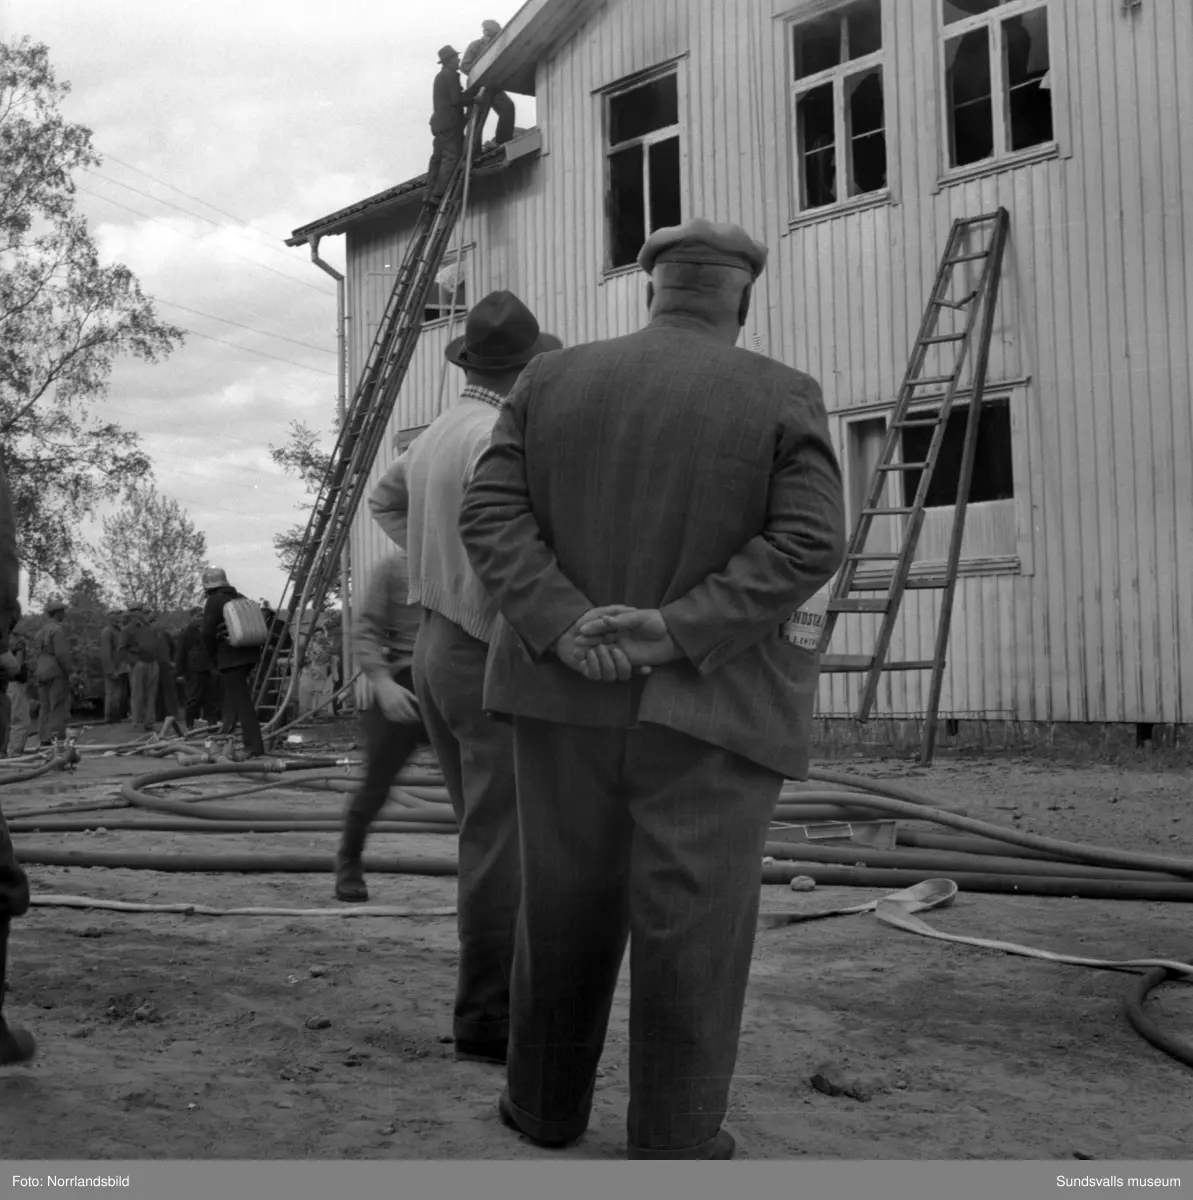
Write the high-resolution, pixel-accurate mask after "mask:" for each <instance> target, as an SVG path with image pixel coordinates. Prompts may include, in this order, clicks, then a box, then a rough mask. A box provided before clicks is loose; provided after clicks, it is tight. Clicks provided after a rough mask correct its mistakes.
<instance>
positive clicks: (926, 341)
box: [920, 333, 965, 346]
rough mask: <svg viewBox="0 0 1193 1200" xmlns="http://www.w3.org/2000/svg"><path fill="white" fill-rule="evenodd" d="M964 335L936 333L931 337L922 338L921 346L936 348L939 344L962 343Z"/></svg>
mask: <svg viewBox="0 0 1193 1200" xmlns="http://www.w3.org/2000/svg"><path fill="white" fill-rule="evenodd" d="M964 339H965V334H964V333H934V334H933V335H932V336H931V337H926V338H920V344H921V345H923V346H935V345H936V344H937V343H938V342H960V341H964Z"/></svg>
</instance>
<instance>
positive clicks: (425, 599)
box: [369, 291, 562, 1064]
mask: <svg viewBox="0 0 1193 1200" xmlns="http://www.w3.org/2000/svg"><path fill="white" fill-rule="evenodd" d="M561 345H562V343H561V342H560V341H559V339H558V338H556V337H553V336H552V335H551V334H549V333H543V332H542V331H541V330H540V329H539V323H538V320H537V319H536V318H535V316H534V314H533V313H532V312H531V311H530V309H528V308H527V307H526V305H525V304H523V303H522V301H521V300H519V299H518V297H517V296H515V295H514V294H513V293H512V292H507V291H499V292H491V293H490V294H489V295H488V296H485V297H484V298H483V299H481V300H480V301H478V302H477V303H476V305H474V306H473V308H472V311H471V312H469V314H468V319H467V321H466V322H465V324H464V333H463V336H461V337H458V338H456V339H455V340H453V341H452V342H450V343H449V344H448V346H447V348H446V350H445V351H444V354H445V356H446V358H447V360H448V362H450V363H452V364H454V365H455V366H457V367H459V368H460V369H461V370H462V371H463V372H464V378H465V381H466V383H465V387H464V389H463V391H462V392H461V394H460V401H459V403H458V404H455V405H453V406H452V407H451V408H449V409H448V410H447V411H446V412H445V413H443V414H442V415H441V416H439V417H438V418H436V420H435V421H433V422H432V423H431V424H430V425H429V426H428V427H427V428H426V429H425V430H424V431H423V432H422V433H421V434H420V435H419V437H418V438H417V440H416V441H415V442H414V443H413V444H412V445H411V446H410V447H409V448H408V449H407V450H406V451H405V452H404V453H403V454H402V455H401V456H400V457H399V458H398V460H397V462H395V463H394V465H393V466H392V467H391V468H390V469H389V470H388V471H387V472H386V473H385V475H384V476H383V477H382V479H381V481H380V483H378V485H377V488H376V489H375V491H374V492H373V494H372V496H371V497H370V498H369V509H370V511H371V512H372V514H373V518H374V520H376V522H377V523H378V524H379V525H380V526H381V528H382V529H383V530H384V531H385V533H386V535H387V536H388V537H389V538H390V539H391V540H393V541H394V542H396V543H397V544H398V545H399V546H401V547H402V548H403V549H404V550H405V551H406V554H407V563H406V567H407V573H408V593H407V599H406V602H407V603H408V604H421V605H422V607H423V614H422V621H421V624H420V626H419V630H418V636H417V637H416V639H415V642H414V688H415V692H416V694H417V696H418V705H419V709H420V710H421V715H422V720H423V723H424V724H425V725H426V729H427V734H428V736H429V737H430V740H431V745H432V747H433V748H434V750H435V757H436V758H437V759H438V760H439V766H440V768H441V770H442V771H443V778H444V782H445V783H446V784H447V791H448V795H449V796H450V797H451V802H452V808H453V809H454V810H455V814H456V819H457V821H458V822H459V825H460V849H459V856H460V870H459V899H458V902H457V909H458V912H459V919H458V926H459V937H460V965H459V972H458V981H457V986H456V1004H455V1017H454V1022H453V1033H454V1037H455V1043H456V1057H457V1058H461V1059H465V1060H467V1061H473V1062H488V1063H496V1064H501V1063H504V1062H505V1057H506V1043H507V1040H508V1034H509V977H510V964H511V962H512V960H513V953H514V926H515V922H516V920H517V916H518V901H519V869H518V861H519V853H518V812H517V806H516V803H515V797H514V747H513V735H512V730H511V729H510V727H509V724H508V722H505V723H503V722H499V721H495V720H493V719H492V718H491V717H490V716H489V715H488V713H486V712H485V709H484V704H483V702H482V691H483V687H484V678H485V660H486V657H487V655H488V652H489V643H490V642H491V641H492V639H493V633H494V628H495V626H496V624H497V607H496V605H495V604H494V603H493V600H492V598H491V597H490V596H489V594H488V593H487V592H486V591H485V589H484V587H483V586H482V585H481V584H480V583H479V582H478V581H477V579H476V576H475V575H474V574H473V572H472V568H471V566H469V563H468V556H467V555H466V554H465V552H464V547H463V545H462V544H461V543H460V534H459V530H458V528H457V526H458V519H459V513H460V504H461V502H462V501H463V498H464V489H465V487H466V486H467V484H468V480H469V478H470V477H471V475H472V471H473V469H474V467H475V466H476V462H477V460H478V459H479V458H480V456H481V454H482V453H483V452H484V449H485V447H486V446H487V445H488V444H489V435H490V433H491V432H492V429H493V426H494V424H495V423H496V422H497V421H498V419H499V417H498V414H499V413H500V412H501V409H502V406H503V405H504V404H505V398H506V396H507V395H509V393H510V390H511V389H512V388H513V386H514V384H515V383H516V382H517V380H518V377H519V375H521V373H522V372H523V371H524V370H525V369H526V364H527V363H529V362H531V361H532V360H533V359H535V358H536V356H538V355H541V354H543V353H545V352H547V351H550V350H557V349H559V347H560V346H561Z"/></svg>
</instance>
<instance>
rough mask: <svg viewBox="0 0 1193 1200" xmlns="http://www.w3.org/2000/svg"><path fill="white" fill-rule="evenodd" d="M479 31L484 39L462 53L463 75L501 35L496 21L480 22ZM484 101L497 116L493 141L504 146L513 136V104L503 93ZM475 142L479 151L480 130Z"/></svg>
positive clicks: (470, 71)
mask: <svg viewBox="0 0 1193 1200" xmlns="http://www.w3.org/2000/svg"><path fill="white" fill-rule="evenodd" d="M481 30H482V31H483V33H484V37H479V38H477V39H476V41H475V42H469V43H468V49H467V50H465V51H464V57H463V59H462V60H461V62H460V70H461V71H463V72H464V74H465V75H470V74H471V73H472V68H473V67H474V66H475V65H476V60H477V59H478V58H480V57H481V55H482V54H484V52H485V51H486V50H488V48H489V47H490V46H491V45H492V44H493V43H494V42H495V41H496V40H497V38H498V37H499V36H500V34H501V25H500V24H499V23H498V22H497V21H482V22H481ZM485 99H486V100H488V102H489V107H490V108H491V109H492V110H493V111H494V112H495V113H496V114H497V132H496V133H495V134H494V137H493V140H494V141H495V142H496V143H497V145H499V146H504V145H505V143H506V142H508V141H509V140H510V139H511V138H512V137H513V136H514V112H515V110H514V102H513V101H512V100H511V99H510V98H509V96H507V95H506V94H505V92H494V91H490V92H488V93H487V94H486V96H485ZM476 140H477V142H478V145H477V146H476V147H475V149H476V150H479V149H480V145H479V142H480V140H481V130H479V129H478V130H477V131H476Z"/></svg>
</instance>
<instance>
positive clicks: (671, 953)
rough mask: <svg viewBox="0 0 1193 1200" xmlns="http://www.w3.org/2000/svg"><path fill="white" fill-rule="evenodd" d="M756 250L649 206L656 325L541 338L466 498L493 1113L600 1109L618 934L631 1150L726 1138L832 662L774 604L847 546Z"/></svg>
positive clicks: (725, 1146) (520, 1119)
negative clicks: (763, 338)
mask: <svg viewBox="0 0 1193 1200" xmlns="http://www.w3.org/2000/svg"><path fill="white" fill-rule="evenodd" d="M765 256H766V247H764V246H761V245H760V244H759V243H757V242H755V241H754V240H753V239H752V238H751V237H749V236H748V235H747V234H746V233H745V231H744V230H742V229H740V228H738V227H737V226H731V225H730V226H726V225H714V224H712V223H711V222H708V221H704V220H696V221H692V222H690V223H689V224H688V225H686V226H677V227H672V228H668V229H662V230H659V231H657V232H656V233H654V234H653V235H652V236H651V238H650V239H649V240H648V241H647V243H646V245H645V246H644V247H643V250H642V255H641V257H640V259H639V262H640V264H641V265H642V267H643V269H644V270H645V271H646V272H647V273H648V274H649V275H650V280H651V282H650V285H649V286H648V288H647V303H648V305H649V307H650V316H651V320H650V323H649V325H648V326H647V327H646V328H645V329H644V330H641V331H640V332H638V333H635V334H632V335H630V336H628V337H621V338H616V339H614V340H612V341H607V342H597V343H594V344H591V345H587V346H578V347H575V348H574V349H570V350H562V351H560V352H558V353H555V354H545V355H543V356H542V357H540V358H538V359H536V360H535V361H534V362H532V363H531V364H530V366H529V367H527V368H526V371H525V372H524V373H523V375H522V378H521V379H520V381H519V383H518V386H517V387H516V388H515V389H514V392H513V394H512V395H511V396H510V398H509V402H508V404H507V405H506V407H505V408H504V409H503V410H502V413H501V416H500V417H499V418H498V420H497V424H496V426H495V428H494V431H493V439H492V443H491V445H490V447H489V450H488V451H487V453H486V454H485V456H484V457H483V458H482V459H481V461H480V463H479V465H478V467H477V470H476V474H475V476H474V477H473V481H472V484H471V487H470V489H469V492H468V494H467V496H466V497H465V500H464V505H463V509H462V510H461V515H460V532H461V535H462V537H463V539H464V544H465V546H466V548H467V550H468V554H469V557H470V559H471V561H472V564H473V566H474V568H475V570H476V572H477V576H478V577H479V578H480V580H481V582H482V583H483V584H484V585H485V587H486V588H488V590H489V592H490V594H491V595H492V596H493V597H494V598H495V600H496V601H497V604H498V606H499V607H500V609H501V612H502V615H503V616H504V617H505V622H504V623H502V624H501V625H499V627H498V630H497V634H496V636H495V638H494V641H493V644H492V647H491V649H490V652H489V661H488V670H487V674H486V679H485V705H486V707H487V708H489V709H491V710H493V711H495V712H498V713H504V714H507V715H509V716H511V717H512V718H513V725H514V755H515V763H516V772H517V788H518V820H519V829H520V833H521V840H522V870H523V888H522V907H521V912H520V916H519V922H518V936H517V944H516V948H515V951H514V965H513V977H512V980H511V985H510V1044H509V1065H508V1073H507V1079H508V1089H507V1092H506V1093H505V1094H504V1095H503V1096H502V1097H501V1101H500V1113H501V1117H502V1120H503V1121H504V1122H505V1123H506V1124H507V1125H509V1126H511V1127H513V1128H515V1129H517V1130H519V1131H521V1132H522V1133H524V1134H525V1135H526V1136H528V1137H530V1138H532V1139H533V1140H535V1141H537V1142H539V1143H540V1144H544V1145H553V1146H560V1145H566V1144H568V1143H570V1142H572V1141H574V1140H575V1139H576V1138H578V1137H580V1135H581V1134H582V1133H583V1132H584V1130H585V1128H586V1127H587V1124H588V1119H589V1113H590V1110H591V1105H592V1095H593V1086H594V1083H595V1077H596V1070H597V1064H598V1062H599V1060H600V1057H601V1051H602V1047H603V1044H604V1040H605V1031H606V1027H607V1023H608V1019H609V1011H610V1005H611V1003H612V999H613V991H614V987H615V985H616V983H617V977H618V971H619V968H620V965H621V961H622V957H623V955H624V953H625V947H626V943H627V940H628V942H629V945H630V963H631V980H632V982H631V995H630V1037H629V1043H630V1105H629V1114H628V1119H627V1131H628V1135H629V1136H628V1143H629V1154H630V1157H631V1158H663V1159H680V1158H690V1159H713V1158H729V1157H732V1155H733V1151H734V1140H733V1137H732V1135H731V1134H730V1133H729V1132H728V1130H725V1129H724V1128H722V1121H723V1119H724V1116H725V1111H726V1106H727V1103H728V1095H729V1085H730V1081H731V1079H732V1077H733V1072H734V1067H735V1064H736V1060H737V1045H738V1038H739V1036H740V1028H741V1017H742V1008H743V1004H744V1001H745V993H746V984H747V981H748V978H749V972H750V959H751V955H752V952H753V945H754V936H755V931H756V924H757V915H758V902H759V869H760V865H761V861H762V851H763V846H764V844H765V841H766V835H767V829H768V827H769V824H770V821H771V819H772V817H773V814H774V808H775V804H776V802H777V801H778V798H779V791H780V788H781V786H782V783H783V779H784V776H788V777H791V778H794V779H801V778H807V773H808V747H809V738H810V734H811V728H812V713H813V704H814V700H815V693H816V686H817V679H818V674H819V660H818V658H817V656H816V655H815V654H814V653H810V652H808V651H805V650H803V649H801V648H799V647H798V646H796V645H793V644H791V643H790V642H789V641H788V640H787V639H786V638H785V637H784V635H783V634H782V633H781V629H782V628H783V627H784V625H785V624H786V623H787V622H788V621H789V619H790V618H791V616H792V614H793V613H794V611H795V610H796V609H798V608H799V607H800V606H801V605H802V604H804V603H806V602H807V601H808V600H809V599H810V598H811V597H812V596H813V595H814V594H815V593H816V592H817V591H818V590H819V589H820V588H821V587H822V586H823V584H824V583H825V582H826V581H827V580H828V579H829V578H830V577H831V576H832V574H833V572H834V571H835V570H836V569H837V567H838V565H839V564H840V562H841V560H842V558H843V555H844V546H845V524H844V497H843V491H842V486H841V476H840V471H839V468H838V464H837V459H836V457H835V454H834V451H833V448H832V443H831V441H830V438H829V429H828V419H827V416H826V414H825V409H824V405H823V403H822V400H821V395H820V388H819V387H818V386H817V384H816V382H815V380H813V379H811V378H809V377H808V376H807V375H804V374H801V373H800V372H799V371H795V370H792V369H791V368H790V367H786V366H783V365H782V364H780V363H778V362H774V361H773V360H771V359H768V358H764V357H763V356H761V355H759V354H753V353H750V352H749V351H747V350H740V349H737V348H735V343H736V341H737V339H738V337H739V335H740V333H741V327H742V325H743V324H744V322H745V319H746V313H747V311H748V308H749V302H750V295H751V291H752V288H753V282H754V280H755V278H756V277H757V276H758V274H759V273H760V272H761V271H762V269H763V265H764V263H765ZM619 605H624V606H628V607H629V610H630V611H620V612H618V611H617V610H616V609H614V611H613V613H612V614H611V615H607V616H603V617H599V618H597V617H594V616H593V611H594V610H596V609H597V606H619ZM581 639H584V640H581ZM612 650H617V651H618V652H619V653H620V655H621V656H623V658H624V659H625V660H626V661H628V663H629V664H630V665H631V666H633V667H635V668H637V669H639V670H649V671H650V673H649V674H648V675H645V676H644V677H642V676H640V677H638V678H631V677H630V676H629V675H628V673H626V672H624V671H623V670H622V669H621V665H622V664H619V663H616V662H615V663H614V665H615V666H617V667H618V670H617V672H616V674H613V675H610V674H607V673H606V672H605V670H604V669H603V664H602V661H601V660H600V658H599V656H598V655H597V652H598V651H605V652H606V653H611V652H612ZM594 656H595V661H594Z"/></svg>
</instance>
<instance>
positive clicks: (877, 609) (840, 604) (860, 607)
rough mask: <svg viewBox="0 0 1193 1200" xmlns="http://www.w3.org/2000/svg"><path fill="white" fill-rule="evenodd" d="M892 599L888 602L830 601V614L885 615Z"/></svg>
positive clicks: (887, 600)
mask: <svg viewBox="0 0 1193 1200" xmlns="http://www.w3.org/2000/svg"><path fill="white" fill-rule="evenodd" d="M890 606H891V602H890V599H889V598H888V599H886V600H848V599H846V600H830V601H829V602H828V610H829V612H842V613H884V612H886V610H887V609H888V608H890Z"/></svg>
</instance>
